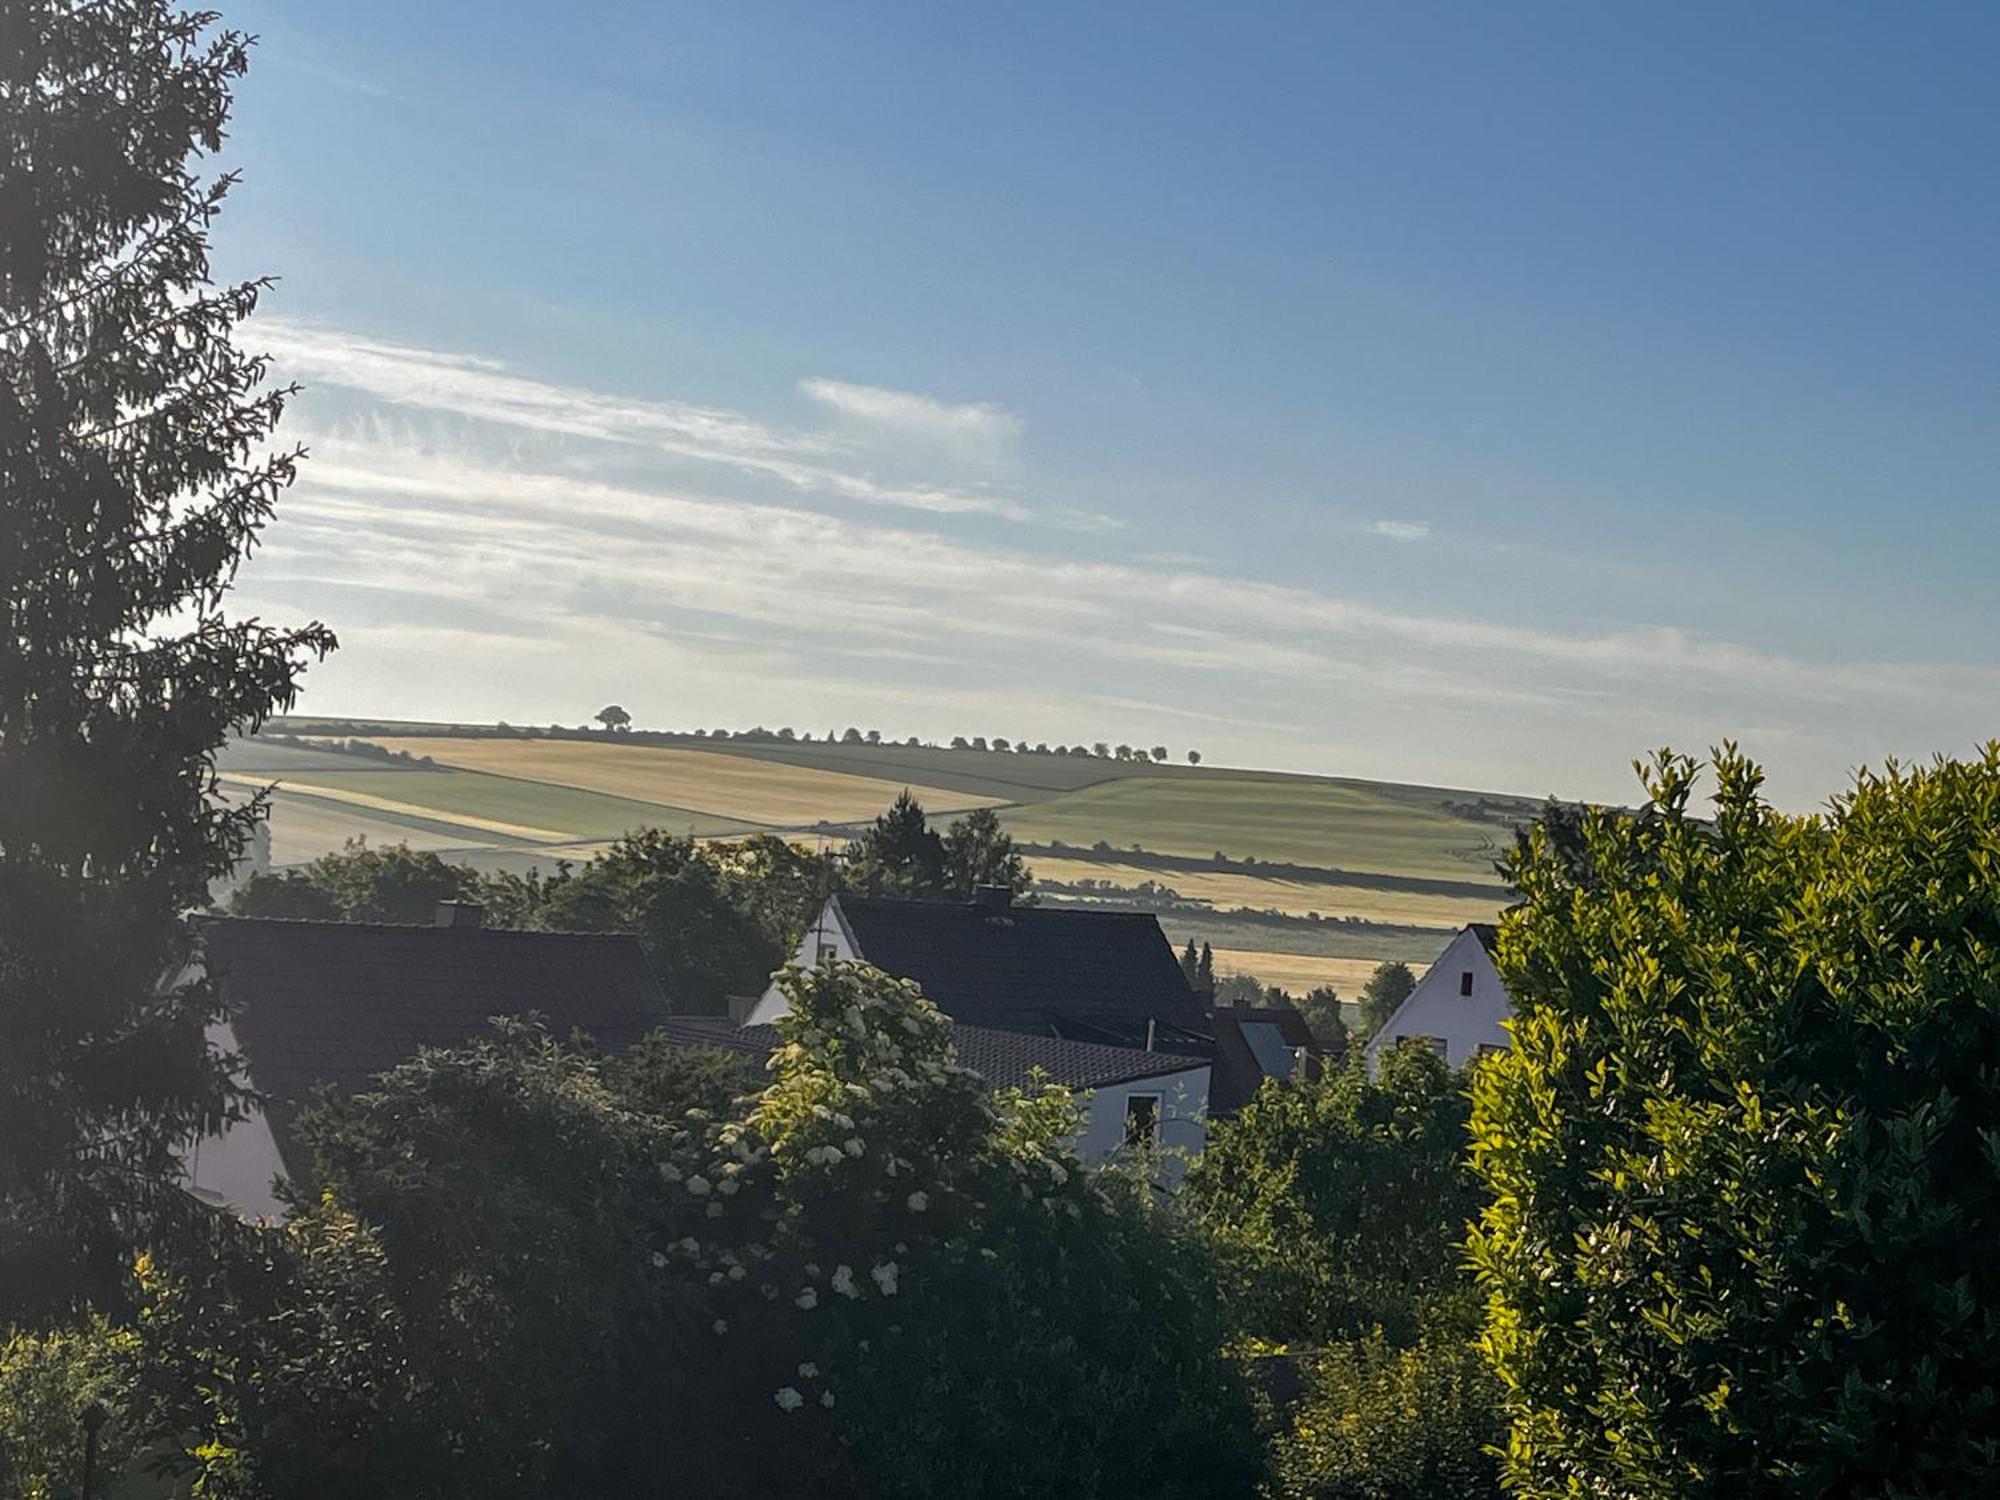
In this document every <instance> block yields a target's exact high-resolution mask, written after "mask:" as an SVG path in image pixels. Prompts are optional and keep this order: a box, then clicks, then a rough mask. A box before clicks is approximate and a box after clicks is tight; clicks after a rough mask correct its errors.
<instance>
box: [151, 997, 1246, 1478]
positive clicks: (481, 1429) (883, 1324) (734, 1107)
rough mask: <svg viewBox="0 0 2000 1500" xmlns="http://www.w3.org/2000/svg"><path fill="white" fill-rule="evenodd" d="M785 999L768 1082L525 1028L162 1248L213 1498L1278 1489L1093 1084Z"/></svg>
mask: <svg viewBox="0 0 2000 1500" xmlns="http://www.w3.org/2000/svg"><path fill="white" fill-rule="evenodd" d="M784 983H785V985H786V987H787V990H788V993H789V994H790V996H791V999H792V1007H793V1009H792V1014H791V1016H790V1017H789V1018H788V1019H787V1020H786V1021H784V1022H783V1023H781V1025H782V1031H783V1045H782V1046H781V1047H780V1048H779V1050H778V1052H777V1054H776V1055H775V1056H774V1057H773V1059H772V1061H771V1066H770V1070H769V1081H768V1084H767V1086H766V1087H764V1088H763V1090H762V1091H761V1092H760V1093H756V1094H753V1095H749V1096H747V1097H742V1098H736V1097H732V1096H731V1095H730V1093H729V1088H730V1086H731V1085H732V1082H733V1081H736V1080H738V1079H739V1078H740V1075H737V1074H734V1073H733V1072H732V1070H731V1068H730V1067H729V1065H727V1064H725V1063H722V1062H720V1061H719V1060H718V1059H715V1058H705V1059H693V1060H688V1065H686V1066H683V1065H682V1063H681V1062H677V1061H676V1060H675V1059H674V1057H673V1056H671V1055H669V1054H668V1053H667V1052H665V1051H663V1050H661V1049H659V1048H657V1047H651V1048H641V1049H635V1051H634V1052H633V1053H631V1054H627V1056H626V1057H624V1058H621V1059H616V1060H607V1059H604V1058H601V1057H598V1056H596V1055H594V1054H591V1053H587V1052H583V1051H579V1050H576V1049H574V1048H571V1047H568V1046H565V1045H562V1044H560V1043H558V1042H556V1041H554V1040H553V1039H551V1038H550V1037H548V1036H547V1035H546V1033H544V1032H542V1031H540V1030H539V1029H537V1028H535V1027H533V1026H530V1025H527V1024H524V1023H504V1024H502V1025H501V1026H500V1027H499V1028H498V1030H497V1031H496V1032H495V1033H494V1034H492V1035H491V1036H490V1037H488V1038H487V1039H485V1040H482V1041H481V1042H479V1043H477V1044H475V1045H473V1046H470V1047H467V1048H463V1049H460V1050H457V1051H454V1052H446V1053H426V1054H424V1055H423V1056H421V1057H419V1058H417V1059H416V1060H414V1061H412V1062H410V1063H407V1064H405V1065H404V1066H402V1067H400V1068H397V1069H395V1070H394V1071H392V1072H391V1073H390V1074H388V1075H386V1076H385V1077H384V1079H383V1080H382V1083H381V1086H380V1088H379V1090H378V1091H377V1092H375V1093H372V1094H368V1095H363V1096H361V1097H358V1098H355V1099H352V1100H348V1101H345V1102H342V1103H338V1104H332V1103H330V1104H328V1105H326V1106H323V1107H322V1108H321V1109H320V1110H318V1111H317V1112H316V1113H315V1114H314V1115H312V1116H311V1117H309V1118H308V1119H307V1120H306V1121H305V1122H304V1125H303V1128H302V1134H303V1136H304V1137H305V1139H306V1140H307V1141H308V1142H309V1143H310V1145H311V1147H312V1149H313V1152H314V1155H315V1158H316V1160H317V1161H318V1163H319V1169H318V1174H317V1175H318V1177H319V1179H320V1186H321V1188H322V1189H323V1190H324V1192H323V1196H321V1197H318V1198H316V1199H314V1200H312V1201H310V1202H306V1203H303V1204H301V1206H300V1211H299V1212H298V1213H297V1214H296V1215H295V1217H294V1218H293V1219H292V1221H291V1222H290V1223H289V1224H288V1225H287V1226H286V1227H285V1228H283V1229H282V1230H277V1231H266V1232H263V1233H262V1234H261V1235H257V1234H252V1235H250V1237H249V1241H248V1244H247V1248H244V1249H242V1250H240V1251H239V1252H238V1253H236V1254H235V1256H234V1257H233V1259H231V1260H230V1261H229V1263H228V1269H227V1273H226V1274H220V1273H215V1272H213V1271H212V1270H195V1271H189V1270H185V1269H177V1270H174V1271H167V1270H165V1269H162V1268H159V1267H149V1269H148V1279H149V1286H148V1288H147V1289H146V1291H145V1293H144V1295H143V1297H142V1301H143V1302H144V1304H145V1306H146V1309H147V1313H146V1322H145V1325H144V1326H145V1329H146V1331H147V1334H148V1338H149V1364H150V1366H151V1369H152V1371H153V1373H154V1380H155V1385H156V1386H157V1388H158V1390H159V1392H160V1406H159V1411H160V1412H161V1423H160V1425H161V1426H162V1428H163V1429H164V1430H166V1431H169V1432H171V1433H173V1434H174V1439H173V1441H174V1451H176V1452H178V1453H179V1454H180V1455H181V1458H182V1461H183V1466H184V1467H187V1468H189V1469H190V1470H191V1471H192V1472H193V1474H194V1476H195V1478H196V1480H197V1481H198V1482H199V1483H200V1484H201V1485H202V1486H204V1489H203V1491H202V1492H203V1493H205V1494H209V1495H214V1496H218V1497H220V1496H231V1497H234V1496H244V1497H248V1496H264V1495H288V1496H289V1495H295V1494H303V1493H395V1494H399V1495H420V1496H438V1497H445V1496H452V1497H456V1496H465V1497H471V1496H475V1495H476V1496H481V1497H487V1496H494V1497H505V1496H519V1497H523V1500H525V1497H529V1496H537V1497H539V1496H543V1495H548V1494H593V1495H606V1496H624V1495H653V1494H662V1493H687V1494H701V1495H717V1496H728V1495H745V1496H748V1495H760V1496H764V1495H791V1494H810V1495H814V1496H834V1497H838V1496H843V1495H857V1496H858V1495H868V1496H900V1495H910V1496H921V1495H933V1494H936V1495H945V1494H949V1495H968V1496H977V1495H983V1494H1007V1495H1013V1494H1020V1493H1035V1492H1046V1493H1061V1494H1066V1495H1105V1496H1112V1495H1123V1494H1146V1495H1168V1496H1171V1495H1176V1494H1181V1495H1190V1496H1192V1495H1210V1494H1228V1493H1247V1492H1248V1491H1249V1490H1250V1489H1251V1488H1252V1487H1253V1486H1254V1483H1255V1455H1254V1454H1253V1453H1252V1452H1251V1451H1250V1449H1249V1447H1248V1446H1247V1445H1249V1444H1250V1443H1252V1442H1253V1441H1254V1435H1253V1428H1252V1423H1251V1420H1250V1417H1249V1413H1248V1410H1247V1406H1246V1404H1245V1402H1244V1399H1243V1397H1242V1395H1241V1393H1240V1391H1239V1389H1238V1388H1237V1386H1236V1385H1235V1383H1234V1381H1233V1377H1232V1375H1231V1373H1230V1371H1229V1369H1228V1367H1227V1366H1226V1365H1225V1364H1224V1363H1223V1362H1222V1360H1221V1358H1220V1356H1219V1354H1218V1352H1217V1350H1218V1348H1219V1345H1220V1343H1221V1336H1222V1330H1221V1328H1220V1327H1219V1326H1218V1324H1217V1322H1216V1317H1215V1313H1214V1311H1213V1308H1214V1298H1213V1296H1212V1294H1211V1290H1210V1286H1209V1282H1208V1274H1209V1273H1208V1267H1207V1264H1206V1262H1205V1260H1204V1259H1203V1257H1202V1255H1201V1253H1200V1250H1199V1247H1198V1246H1197V1245H1195V1244H1193V1243H1192V1242H1190V1241H1188V1240H1187V1239H1186V1237H1185V1236H1183V1235H1182V1234H1181V1233H1180V1232H1179V1230H1178V1229H1177V1228H1176V1226H1175V1225H1174V1224H1173V1223H1172V1222H1170V1221H1168V1220H1167V1219H1166V1218H1165V1217H1164V1216H1163V1215H1162V1214H1160V1213H1159V1212H1157V1211H1156V1210H1155V1209H1154V1207H1153V1205H1152V1204H1151V1202H1150V1199H1149V1197H1148V1195H1147V1194H1146V1193H1145V1192H1144V1191H1143V1190H1142V1189H1140V1188H1138V1187H1136V1186H1135V1185H1133V1184H1130V1183H1127V1182H1125V1181H1124V1180H1122V1179H1118V1178H1102V1177H1099V1176H1096V1175H1094V1174H1091V1173H1087V1172H1085V1171H1084V1170H1083V1168H1082V1166H1081V1164H1080V1163H1079V1162H1078V1161H1077V1159H1076V1157H1075V1155H1074V1154H1073V1152H1072V1150H1071V1148H1070V1146H1069V1144H1068V1143H1069V1139H1070V1137H1071V1135H1072V1134H1073V1133H1074V1130H1075V1128H1076V1123H1077V1121H1076V1114H1075V1108H1074V1105H1073V1104H1072V1103H1071V1102H1070V1101H1069V1099H1068V1097H1067V1096H1066V1095H1064V1094H1062V1093H1061V1091H1059V1090H1058V1091H1047V1090H1044V1091H1040V1092H1037V1093H1034V1094H1030V1095H1008V1096H996V1095H994V1094H993V1093H992V1092H991V1091H989V1090H988V1089H987V1088H986V1087H985V1086H984V1084H982V1083H981V1082H980V1080H979V1079H978V1078H977V1077H976V1076H975V1075H974V1074H972V1073H971V1072H969V1071H967V1070H966V1069H964V1068H962V1067H961V1066H959V1064H958V1062H957V1060H956V1058H955V1057H954V1055H953V1053H952V1049H951V1041H950V1035H951V1033H950V1028H949V1026H948V1024H947V1023H946V1022H945V1020H944V1018H943V1017H942V1016H940V1015H939V1013H938V1012H937V1010H936V1009H935V1008H934V1007H933V1006H931V1005H930V1004H929V1002H928V1001H926V1000H925V999H924V998H923V996H922V995H921V994H919V993H918V991H917V990H916V988H915V987H914V986H912V985H909V984H907V983H904V982H902V981H899V980H894V979H891V978H889V977H888V976H886V975H883V974H880V973H878V972H876V971H875V970H872V969H866V968H861V967H857V966H845V965H834V966H828V967H826V968H822V969H817V970H815V971H813V972H812V973H810V974H803V973H793V974H790V975H788V976H786V978H785V980H784ZM680 1056H681V1058H682V1059H683V1060H686V1055H685V1054H681V1055H680ZM211 1371H220V1372H223V1373H222V1376H221V1378H211V1377H210V1376H209V1375H208V1374H205V1373H204V1372H211ZM315 1466H320V1467H321V1470H322V1472H321V1483H322V1487H321V1488H314V1487H313V1484H312V1483H311V1482H309V1481H307V1480H305V1479H303V1478H302V1476H303V1475H308V1474H310V1473H311V1472H312V1471H313V1469H314V1468H315ZM330 1475H337V1476H338V1478H339V1483H338V1484H337V1485H335V1486H333V1487H332V1488H331V1489H328V1488H325V1487H324V1482H325V1480H326V1477H327V1476H330Z"/></svg>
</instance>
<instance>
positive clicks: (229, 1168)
mask: <svg viewBox="0 0 2000 1500" xmlns="http://www.w3.org/2000/svg"><path fill="white" fill-rule="evenodd" d="M208 1045H209V1048H210V1050H211V1051H215V1052H220V1053H229V1054H235V1053H236V1052H237V1046H236V1033H235V1031H234V1030H233V1029H232V1028H231V1027H230V1025H229V1023H228V1022H227V1021H218V1022H216V1023H215V1024H214V1025H212V1026H210V1027H209V1028H208ZM240 1081H241V1080H240V1079H239V1082H240ZM181 1167H182V1172H183V1174H184V1175H185V1178H186V1182H187V1188H188V1191H190V1192H192V1193H193V1194H194V1195H195V1196H196V1197H197V1198H200V1199H201V1200H202V1201H203V1202H205V1203H213V1204H217V1205H220V1206H226V1207H228V1208H231V1209H233V1210H235V1212H236V1213H237V1214H238V1215H239V1216H241V1217H243V1218H246V1219H264V1218H270V1219H276V1218H281V1217H283V1215H284V1212H285V1208H284V1205H283V1204H282V1203H280V1202H279V1201H278V1198H277V1195H276V1194H275V1193H273V1192H272V1191H271V1180H272V1179H273V1178H274V1177H283V1176H284V1175H285V1164H284V1161H283V1160H282V1159H281V1158H280V1157H279V1155H278V1142H277V1138H276V1137H275V1136H273V1135H272V1134H271V1126H270V1122H269V1121H267V1120H266V1119H265V1118H264V1112H263V1111H262V1110H261V1109H255V1108H253V1109H252V1111H251V1113H250V1115H249V1117H248V1118H247V1119H242V1120H237V1121H235V1122H234V1123H232V1124H230V1125H228V1126H225V1127H224V1128H223V1130H222V1132H221V1133H220V1134H218V1135H211V1136H205V1137H204V1138H203V1139H201V1140H199V1141H197V1142H196V1143H195V1144H194V1146H193V1147H192V1148H191V1149H190V1150H189V1151H188V1152H187V1153H186V1154H185V1156H184V1157H183V1158H182V1162H181Z"/></svg>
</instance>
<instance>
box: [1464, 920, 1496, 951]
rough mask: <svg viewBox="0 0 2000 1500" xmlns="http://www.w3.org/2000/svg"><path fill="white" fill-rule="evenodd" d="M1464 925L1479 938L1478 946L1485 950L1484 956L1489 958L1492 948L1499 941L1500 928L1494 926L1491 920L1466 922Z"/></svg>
mask: <svg viewBox="0 0 2000 1500" xmlns="http://www.w3.org/2000/svg"><path fill="white" fill-rule="evenodd" d="M1466 926H1467V927H1469V928H1470V929H1471V930H1472V933H1473V935H1474V936H1475V937H1477V938H1478V939H1479V946H1480V947H1482V948H1484V949H1485V950H1486V956H1487V957H1488V958H1491V957H1492V956H1493V950H1494V949H1495V948H1496V947H1497V946H1498V945H1499V942H1500V929H1499V928H1498V927H1495V926H1494V925H1493V924H1492V923H1491V922H1468V923H1466Z"/></svg>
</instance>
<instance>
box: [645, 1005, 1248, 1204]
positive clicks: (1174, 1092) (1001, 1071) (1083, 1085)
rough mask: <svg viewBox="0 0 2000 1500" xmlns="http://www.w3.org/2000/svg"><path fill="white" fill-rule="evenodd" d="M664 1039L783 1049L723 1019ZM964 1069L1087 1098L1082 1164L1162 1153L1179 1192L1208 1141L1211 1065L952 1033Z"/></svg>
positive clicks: (753, 1050) (760, 1052) (672, 1022)
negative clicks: (1132, 1153)
mask: <svg viewBox="0 0 2000 1500" xmlns="http://www.w3.org/2000/svg"><path fill="white" fill-rule="evenodd" d="M659 1031H660V1033H661V1034H662V1035H663V1036H665V1037H666V1038H667V1040H669V1041H670V1042H673V1043H676V1044H677V1045H680V1046H685V1047H715V1048H722V1049H724V1050H726V1051H731V1052H741V1053H744V1054H745V1055H747V1056H752V1057H756V1058H760V1059H761V1058H764V1057H768V1056H769V1055H770V1053H771V1050H772V1049H773V1048H774V1047H776V1046H777V1045H778V1033H777V1031H776V1030H775V1028H773V1027H771V1026H766V1025H755V1026H738V1025H736V1024H735V1023H734V1022H732V1021H726V1020H723V1019H721V1018H720V1017H704V1016H671V1017H669V1018H668V1019H667V1020H665V1021H663V1022H661V1023H660V1026H659ZM951 1042H952V1047H953V1050H955V1051H956V1052H957V1053H958V1060H959V1061H960V1062H961V1063H963V1064H964V1065H965V1066H966V1067H968V1068H970V1069H972V1070H973V1072H975V1073H977V1074H978V1075H979V1076H980V1077H981V1078H983V1079H985V1080H986V1082H987V1083H988V1084H989V1085H991V1086H992V1087H994V1088H1020V1087H1025V1086H1026V1085H1028V1084H1029V1083H1030V1082H1031V1081H1032V1080H1033V1077H1034V1075H1035V1074H1037V1073H1039V1074H1040V1075H1041V1076H1042V1077H1044V1078H1046V1079H1047V1080H1048V1081H1049V1082H1051V1083H1059V1084H1061V1085H1062V1086H1063V1087H1065V1088H1068V1089H1072V1090H1074V1091H1075V1092H1077V1093H1079V1094H1082V1095H1084V1096H1085V1104H1084V1121H1083V1129H1082V1130H1080V1131H1078V1132H1077V1136H1076V1149H1077V1154H1078V1155H1080V1156H1081V1157H1083V1159H1084V1160H1085V1161H1102V1160H1104V1159H1105V1158H1107V1157H1112V1156H1116V1155H1119V1154H1120V1153H1122V1152H1125V1151H1128V1150H1130V1149H1131V1148H1133V1147H1134V1146H1140V1145H1144V1146H1150V1147H1157V1148H1159V1150H1160V1151H1161V1152H1162V1163H1161V1172H1160V1176H1161V1178H1162V1179H1163V1180H1164V1181H1167V1182H1177V1181H1178V1180H1179V1179H1180V1177H1181V1175H1182V1173H1183V1172H1184V1171H1185V1169H1186V1165H1187V1161H1188V1158H1190V1157H1192V1156H1194V1155H1195V1154H1196V1153H1198V1152H1199V1151H1200V1150H1201V1148H1202V1146H1203V1144H1204V1143H1205V1141H1206V1140H1207V1135H1208V1110H1209V1077H1210V1072H1211V1064H1210V1060H1209V1059H1208V1058H1197V1057H1187V1056H1183V1055H1180V1054H1177V1053H1171V1052H1145V1051H1141V1050H1139V1049H1137V1048H1133V1047H1106V1046H1101V1045H1099V1044H1097V1043H1095V1042H1073V1041H1067V1040H1064V1039H1063V1038H1061V1037H1054V1036H1030V1035H1024V1034H1022V1033H1020V1032H1016V1031H997V1030H995V1029H993V1028H991V1027H987V1026H968V1025H966V1024H965V1023H964V1022H962V1021H953V1022H952V1023H951Z"/></svg>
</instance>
